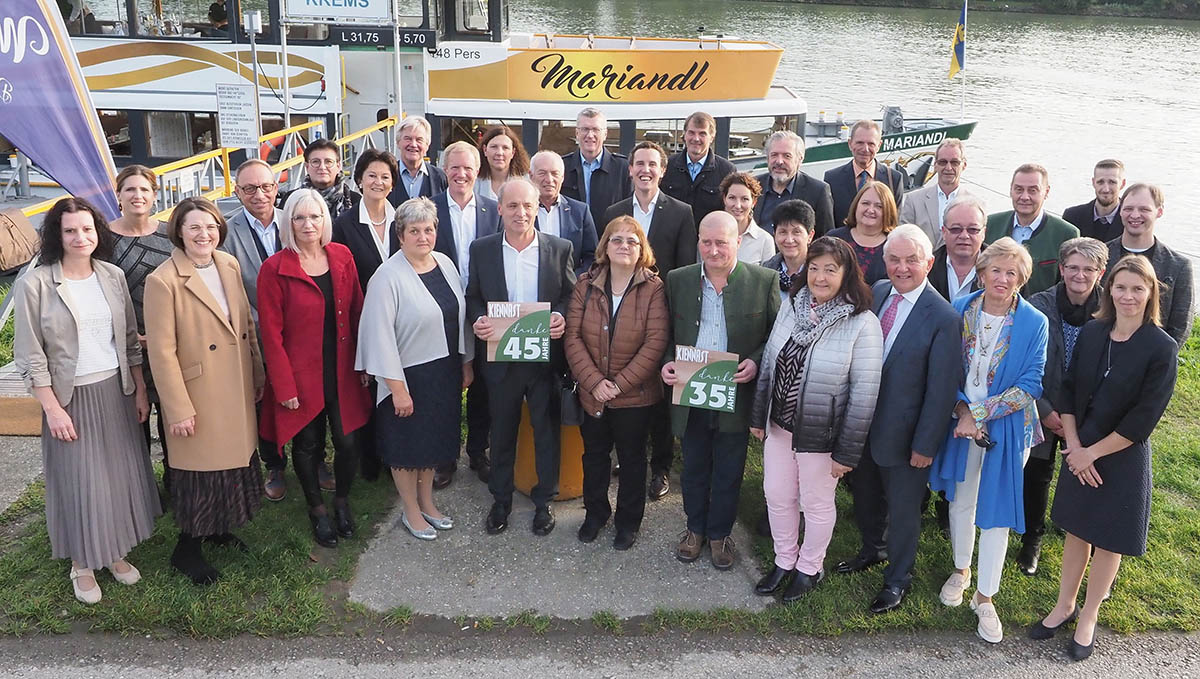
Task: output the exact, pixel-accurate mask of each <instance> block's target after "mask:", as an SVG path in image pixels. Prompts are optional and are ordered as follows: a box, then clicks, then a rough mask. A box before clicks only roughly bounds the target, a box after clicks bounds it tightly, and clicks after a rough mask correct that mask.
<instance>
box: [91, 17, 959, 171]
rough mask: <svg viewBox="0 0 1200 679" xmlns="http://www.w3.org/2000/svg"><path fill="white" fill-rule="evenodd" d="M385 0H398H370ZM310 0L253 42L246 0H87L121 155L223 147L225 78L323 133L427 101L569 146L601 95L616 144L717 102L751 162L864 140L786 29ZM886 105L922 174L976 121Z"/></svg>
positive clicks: (442, 120) (728, 145) (463, 130)
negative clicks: (722, 31)
mask: <svg viewBox="0 0 1200 679" xmlns="http://www.w3.org/2000/svg"><path fill="white" fill-rule="evenodd" d="M381 1H383V4H384V5H386V6H388V7H390V6H391V4H392V2H391V0H362V3H360V4H363V5H368V4H379V3H380V2H381ZM305 2H313V3H315V0H285V1H284V2H268V3H266V7H267V10H266V12H267V15H268V16H265V17H263V19H262V28H263V31H262V33H261V34H259V35H257V36H256V37H255V40H254V41H253V44H252V43H251V41H250V39H249V37H248V35H247V34H246V32H245V30H244V29H243V26H242V20H243V17H241V16H239V15H238V13H237V11H236V7H237V6H238V4H239V3H238V1H237V0H224V2H223V3H222V2H220V1H218V3H216V4H217V7H218V8H220V7H221V5H222V4H223V5H224V10H225V11H224V14H225V16H226V17H227V19H228V23H227V24H224V25H217V24H216V23H215V19H213V18H211V17H209V16H202V15H200V14H198V13H199V12H200V11H202V10H200V9H197V8H200V7H202V6H204V5H206V4H207V3H191V2H179V1H175V2H174V3H173V2H172V0H158V1H156V2H154V3H151V5H150V6H149V7H148V6H147V4H146V3H145V2H139V1H138V0H115V2H104V3H95V4H96V7H94V8H92V7H89V6H88V5H87V3H86V2H84V0H76V1H75V2H74V3H73V6H74V7H76V10H77V12H78V13H77V14H73V16H71V17H68V27H69V29H70V30H71V32H72V34H73V36H72V44H73V46H74V48H75V51H76V53H77V54H78V57H79V61H80V64H81V66H82V68H83V73H84V76H85V79H86V82H87V85H88V88H89V89H90V91H91V94H92V97H93V101H94V104H95V106H96V107H97V109H98V112H99V115H100V119H101V121H102V125H103V128H104V131H105V134H106V135H107V137H108V140H109V143H110V147H111V149H112V152H113V155H114V158H115V160H116V162H117V163H118V165H123V164H128V163H132V162H140V163H145V164H152V165H153V164H158V163H164V162H170V161H174V160H177V159H179V158H183V157H186V156H190V155H192V154H197V153H203V152H205V151H209V150H211V149H213V148H216V147H217V140H218V138H219V134H218V133H219V129H220V120H219V117H218V115H217V110H218V102H217V97H216V89H217V85H219V84H226V83H248V84H255V83H256V84H257V85H258V87H259V97H258V102H259V112H260V119H261V120H262V126H263V132H264V133H270V132H272V131H274V130H279V129H282V128H285V127H287V126H288V124H291V125H295V124H297V123H298V122H309V121H315V122H318V123H320V124H319V125H317V126H314V128H313V131H312V134H313V135H315V136H342V135H345V134H348V133H351V132H353V131H355V130H359V129H363V128H366V127H368V126H370V125H372V124H374V123H376V122H377V121H379V120H381V119H383V118H384V117H386V116H387V115H389V114H400V115H422V116H424V117H426V118H427V119H428V120H429V121H430V122H431V124H432V126H433V140H432V144H431V149H430V152H431V155H434V154H436V153H437V152H438V151H439V150H440V149H442V148H445V147H446V146H447V145H449V144H450V143H451V142H453V141H456V140H460V139H465V140H468V141H472V142H473V141H477V140H478V138H479V136H480V134H481V132H482V128H483V127H484V126H486V125H488V124H492V123H499V122H503V123H504V124H506V125H509V126H510V127H512V128H514V129H515V130H518V131H519V134H520V135H521V138H522V141H523V142H524V144H525V146H526V148H549V149H553V150H556V151H559V152H568V151H570V150H572V149H573V148H574V131H573V126H574V121H575V116H576V114H577V113H578V112H579V110H581V109H582V108H584V107H585V106H591V107H595V108H597V109H599V110H601V111H602V112H603V113H604V114H605V115H606V117H607V118H608V120H609V124H610V127H611V128H612V129H611V130H610V135H609V143H610V144H611V145H612V147H613V149H614V150H618V151H623V152H626V153H628V151H629V150H631V149H632V147H633V145H634V144H635V143H636V142H637V141H639V140H641V139H653V140H656V141H659V142H660V143H661V144H662V145H663V146H664V147H665V148H667V149H669V150H672V151H674V150H679V149H681V148H682V144H681V141H682V124H683V123H682V121H683V120H684V119H685V118H686V117H687V116H688V115H690V114H691V113H692V112H694V111H697V110H703V111H706V112H708V113H709V114H711V115H712V116H713V117H714V118H716V120H717V136H716V141H715V144H714V147H715V149H716V151H717V153H719V154H722V155H727V156H728V157H730V158H731V159H732V160H733V161H734V163H735V164H736V165H737V166H738V167H739V168H741V169H746V170H755V169H760V168H762V167H764V166H765V157H764V154H763V143H764V141H765V139H766V138H767V136H769V134H770V133H771V132H773V131H776V130H783V129H786V130H792V131H794V132H796V133H797V134H800V135H801V136H803V137H804V138H805V143H806V146H807V153H806V156H805V169H806V171H808V172H810V173H813V174H817V175H818V176H819V174H820V172H823V171H824V169H827V168H828V167H832V166H834V165H837V164H840V163H844V162H846V160H847V159H848V158H849V156H850V153H849V148H848V146H847V143H846V140H845V136H846V134H847V132H848V130H847V127H846V123H847V122H848V121H847V120H846V119H844V118H843V117H842V115H841V114H838V116H837V117H836V118H835V117H833V116H829V117H828V119H827V117H826V116H825V115H824V113H823V112H822V113H821V114H820V115H818V116H817V117H816V119H815V120H814V119H811V118H810V116H809V115H808V105H807V103H806V102H805V100H804V99H803V98H802V97H801V96H800V95H799V94H798V93H796V92H795V91H794V90H793V89H792V88H791V87H789V86H788V84H786V83H776V82H775V75H776V70H777V67H778V65H779V61H780V58H781V56H782V54H783V49H782V48H781V47H779V46H778V45H775V44H773V43H771V42H769V41H764V40H750V39H741V38H734V37H725V36H719V35H697V36H695V37H688V38H659V37H636V36H634V37H630V36H603V35H563V34H559V33H554V32H536V33H525V32H510V30H509V26H508V8H507V3H506V0H488V1H486V2H462V1H461V0H406V1H405V2H403V3H400V4H399V5H398V6H399V7H401V8H405V13H406V14H408V15H410V16H400V17H397V20H396V23H397V27H396V28H393V27H392V26H388V25H384V24H383V23H381V22H376V24H371V23H362V22H357V23H356V22H352V21H350V20H348V19H343V20H342V21H340V22H339V21H336V20H335V19H336V17H325V16H309V15H306V16H307V18H304V17H299V18H298V17H296V16H293V15H288V16H281V14H282V12H284V11H288V12H294V11H295V10H294V8H295V7H296V6H299V5H302V4H304V3H305ZM315 4H323V5H325V6H326V7H328V6H329V5H330V3H327V2H326V3H315ZM335 4H337V3H335ZM80 7H82V11H78V10H79V8H80ZM324 11H325V12H327V13H328V12H333V11H335V10H333V9H328V8H327V9H325V10H324ZM189 12H190V14H189ZM309 12H310V15H311V13H312V10H310V11H309ZM318 13H320V12H318ZM218 14H219V13H218ZM393 42H395V43H398V44H399V45H400V46H399V49H398V50H396V49H394V48H393V47H392V44H393ZM397 89H399V91H400V96H399V100H398V101H397V97H396V94H395V93H396V90H397ZM285 102H286V108H287V112H288V114H289V116H288V118H289V121H288V123H285V121H284V109H285ZM878 120H879V122H880V124H881V126H882V128H883V130H884V136H883V144H882V148H881V149H880V154H879V157H880V159H881V160H883V161H885V162H891V163H895V164H896V165H897V166H900V167H902V166H906V165H912V166H913V167H910V168H908V169H909V172H910V174H911V175H912V181H913V183H920V180H923V179H924V174H925V172H926V171H927V169H928V163H927V162H926V163H921V162H917V163H910V162H909V161H910V160H912V159H913V158H917V157H920V156H921V154H928V153H929V152H930V151H931V150H932V149H933V148H934V147H936V145H937V144H938V143H939V142H940V141H941V140H943V139H945V138H947V137H955V138H959V139H966V138H968V137H969V136H970V134H971V132H972V131H973V129H974V127H975V124H976V122H975V121H973V120H953V119H945V118H919V119H905V117H904V116H903V114H902V112H901V110H900V108H899V107H897V106H890V107H887V108H886V109H885V110H884V111H882V112H881V115H880V117H879V118H878ZM849 122H852V121H849ZM388 143H389V142H387V141H385V144H388ZM256 151H257V152H258V153H259V155H260V156H262V157H264V158H267V159H270V160H274V159H275V158H276V157H277V156H272V152H273V151H274V149H273V148H272V147H270V145H267V144H264V145H263V148H260V149H257V150H255V149H250V150H249V152H251V153H253V152H256ZM434 157H436V156H434Z"/></svg>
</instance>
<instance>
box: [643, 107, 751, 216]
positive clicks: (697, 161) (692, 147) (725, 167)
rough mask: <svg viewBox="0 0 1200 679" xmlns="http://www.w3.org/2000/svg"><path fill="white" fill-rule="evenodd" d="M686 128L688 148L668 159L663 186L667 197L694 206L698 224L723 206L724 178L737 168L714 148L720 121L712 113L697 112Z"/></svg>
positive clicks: (684, 140) (686, 146) (693, 210)
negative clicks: (722, 186) (722, 183)
mask: <svg viewBox="0 0 1200 679" xmlns="http://www.w3.org/2000/svg"><path fill="white" fill-rule="evenodd" d="M683 127H684V132H683V142H684V146H685V149H684V150H683V151H680V152H679V153H676V154H675V155H673V156H671V159H670V160H668V161H667V168H666V170H665V171H664V173H663V178H662V184H661V186H662V190H663V192H664V193H666V194H667V195H668V196H670V197H672V198H676V199H678V200H681V201H683V202H685V203H687V204H688V205H691V206H692V215H693V216H694V217H695V220H696V223H697V224H699V223H700V221H701V220H702V219H704V216H705V215H707V214H708V213H710V212H715V211H717V210H722V209H724V207H725V206H724V203H723V201H722V200H721V189H720V187H721V180H722V179H725V177H727V176H729V175H731V174H733V172H734V169H735V168H734V167H733V163H731V162H729V160H728V159H726V158H723V157H721V156H718V155H717V154H716V152H714V151H713V150H712V143H713V140H714V139H716V136H717V121H716V120H713V117H712V116H710V115H709V114H707V113H705V112H704V111H696V112H695V113H693V114H692V115H690V116H688V119H687V121H686V122H684V124H683Z"/></svg>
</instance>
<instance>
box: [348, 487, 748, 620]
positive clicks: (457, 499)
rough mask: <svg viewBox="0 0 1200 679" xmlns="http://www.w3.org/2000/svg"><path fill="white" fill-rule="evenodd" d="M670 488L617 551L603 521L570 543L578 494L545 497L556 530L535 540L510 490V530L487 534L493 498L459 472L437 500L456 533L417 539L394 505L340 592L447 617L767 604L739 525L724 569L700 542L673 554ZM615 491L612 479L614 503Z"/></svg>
mask: <svg viewBox="0 0 1200 679" xmlns="http://www.w3.org/2000/svg"><path fill="white" fill-rule="evenodd" d="M464 467H465V465H464ZM678 488H679V485H678V482H677V480H674V479H673V480H672V489H671V494H670V495H668V496H667V497H666V498H664V499H662V500H660V501H658V502H647V505H646V517H645V520H644V521H643V522H642V529H641V532H640V534H639V536H638V541H637V543H636V544H635V545H634V546H633V548H632V549H630V550H628V551H626V552H618V551H615V550H614V549H613V548H612V540H613V535H614V531H613V527H612V522H611V521H610V522H609V525H608V526H607V527H606V528H605V530H604V531H602V532H601V533H600V537H599V538H597V539H596V541H595V542H593V543H591V544H583V543H581V542H579V540H578V538H577V537H576V535H575V534H576V531H578V530H579V526H580V525H581V524H582V523H583V516H584V511H583V501H582V500H570V501H567V502H556V503H554V505H553V510H554V515H555V519H556V521H557V526H556V527H555V529H554V532H553V533H551V534H550V535H548V536H545V537H539V536H536V535H534V534H533V533H532V531H531V525H532V522H533V504H532V503H531V502H530V501H529V499H528V498H526V497H525V496H523V495H521V494H517V496H516V497H515V498H514V500H513V512H512V515H511V516H510V520H509V527H508V530H507V531H505V532H504V533H502V534H501V535H498V536H493V535H488V534H487V533H486V532H485V531H484V528H483V523H484V518H485V516H486V513H487V510H488V508H489V507H490V506H491V502H492V499H491V495H490V494H489V493H488V492H487V487H486V486H485V485H484V484H483V483H481V482H480V481H479V480H478V479H477V478H476V477H475V475H474V474H473V473H471V472H468V471H466V470H465V469H463V470H462V471H460V472H459V474H458V476H457V477H456V478H455V481H454V483H453V484H452V485H451V486H450V487H449V488H446V489H445V490H442V491H438V495H437V501H438V507H439V508H440V509H441V510H442V512H443V513H445V514H448V515H449V516H451V517H452V518H453V519H454V520H455V527H454V529H453V530H450V531H445V532H442V533H440V534H439V535H438V539H437V540H435V541H432V542H423V541H420V540H417V539H416V538H414V537H412V536H411V535H409V533H408V531H407V530H406V529H405V528H404V526H403V525H402V524H401V523H400V513H399V509H396V510H395V511H394V513H393V514H392V516H391V517H389V520H388V522H387V524H385V527H384V528H383V529H382V531H381V533H380V534H379V535H378V536H377V537H376V538H375V539H374V540H373V542H372V544H371V545H370V547H369V548H368V549H367V551H366V553H364V554H363V556H362V558H361V559H360V560H359V563H358V571H357V573H356V575H355V578H354V581H353V583H352V584H351V588H350V598H351V599H352V600H354V601H358V602H361V603H362V604H364V605H366V606H368V607H370V608H372V609H375V610H377V611H387V610H390V609H392V608H395V607H397V606H402V605H403V606H408V607H410V608H411V609H412V610H413V611H414V612H416V613H422V614H430V615H438V616H443V617H450V618H452V617H457V616H460V615H464V616H470V617H481V616H508V615H515V614H517V613H521V612H523V611H527V610H531V609H532V610H535V611H537V612H538V613H539V614H542V615H549V616H551V617H555V618H563V619H580V618H584V619H586V618H590V617H591V616H592V614H594V613H596V612H598V611H608V612H611V613H614V614H616V615H617V616H618V617H621V618H629V617H634V616H640V615H649V614H651V613H653V612H654V611H655V609H683V610H711V609H715V608H735V609H743V610H761V609H762V608H764V607H765V606H766V605H767V604H768V603H769V602H770V599H766V598H764V597H759V596H755V594H754V591H753V589H754V583H755V582H757V580H758V578H759V577H760V575H759V573H758V571H757V569H756V568H755V567H754V566H753V565H752V564H751V563H750V560H749V559H747V558H746V555H745V550H746V549H747V548H748V547H749V545H750V538H749V536H748V535H747V533H746V532H745V530H743V529H742V528H741V527H740V526H736V527H735V528H734V534H733V535H734V541H735V543H736V544H737V545H738V547H739V555H738V562H737V564H736V565H735V566H734V568H733V569H731V570H729V571H726V572H720V571H717V570H716V569H714V568H713V567H712V563H711V561H710V560H709V555H708V551H707V549H706V550H705V552H704V554H703V556H702V557H701V558H700V559H699V560H698V561H696V562H695V563H691V564H685V563H681V562H679V561H677V560H676V559H675V556H674V548H675V545H676V543H677V542H678V540H679V533H680V531H682V530H683V528H684V514H683V506H682V498H681V497H680V495H679V491H678ZM615 492H616V483H615V479H614V483H613V487H612V489H611V493H612V494H613V495H612V498H611V501H612V502H613V504H614V506H615V503H616V499H615Z"/></svg>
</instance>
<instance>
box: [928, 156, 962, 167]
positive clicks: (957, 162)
mask: <svg viewBox="0 0 1200 679" xmlns="http://www.w3.org/2000/svg"><path fill="white" fill-rule="evenodd" d="M934 165H937V166H938V167H946V166H947V165H949V166H950V167H960V166H962V161H961V160H959V159H957V158H955V159H954V160H946V159H945V158H942V159H940V160H938V161H937V162H936V163H934Z"/></svg>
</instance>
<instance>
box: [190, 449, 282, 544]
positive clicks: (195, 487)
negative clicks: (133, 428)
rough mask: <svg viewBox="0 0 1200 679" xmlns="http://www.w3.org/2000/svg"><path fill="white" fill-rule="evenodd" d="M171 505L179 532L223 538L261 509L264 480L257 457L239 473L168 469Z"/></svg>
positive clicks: (226, 470)
mask: <svg viewBox="0 0 1200 679" xmlns="http://www.w3.org/2000/svg"><path fill="white" fill-rule="evenodd" d="M169 473H170V474H171V505H172V507H173V509H174V511H175V523H177V524H178V525H179V532H181V533H188V534H189V535H195V536H205V535H222V534H224V533H229V532H231V531H232V530H233V529H234V528H237V527H239V526H242V525H243V524H245V523H247V522H249V521H250V519H252V518H254V515H255V514H257V513H258V510H259V509H261V508H262V493H263V480H262V469H260V467H259V463H258V453H257V452H256V453H254V454H253V455H251V456H250V464H248V465H247V466H245V467H240V468H238V469H224V470H221V471H215V472H197V471H189V470H186V469H171V470H170V471H169Z"/></svg>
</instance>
